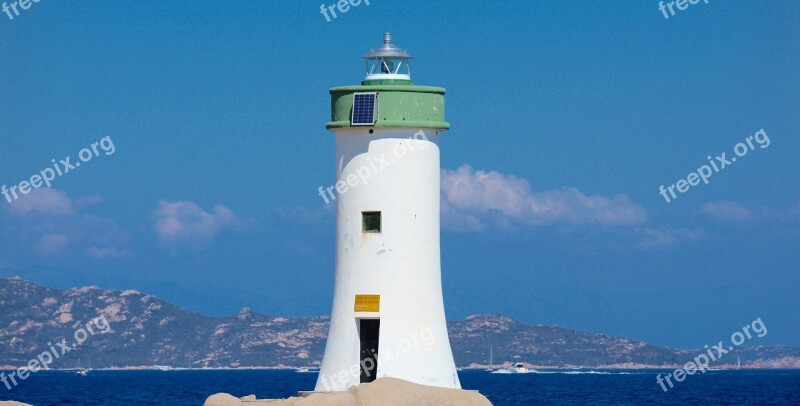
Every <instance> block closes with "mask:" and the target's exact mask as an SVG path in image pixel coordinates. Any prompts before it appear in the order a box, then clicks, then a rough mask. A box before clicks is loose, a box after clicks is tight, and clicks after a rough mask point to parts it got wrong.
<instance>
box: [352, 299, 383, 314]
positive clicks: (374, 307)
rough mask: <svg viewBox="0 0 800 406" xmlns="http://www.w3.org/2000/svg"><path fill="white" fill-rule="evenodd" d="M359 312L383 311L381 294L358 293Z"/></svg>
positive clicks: (356, 307)
mask: <svg viewBox="0 0 800 406" xmlns="http://www.w3.org/2000/svg"><path fill="white" fill-rule="evenodd" d="M355 311H357V312H379V311H381V295H356V306H355Z"/></svg>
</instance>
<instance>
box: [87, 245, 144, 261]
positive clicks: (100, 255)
mask: <svg viewBox="0 0 800 406" xmlns="http://www.w3.org/2000/svg"><path fill="white" fill-rule="evenodd" d="M86 255H88V256H89V257H90V258H93V259H112V258H130V257H132V256H133V253H132V252H130V251H128V250H126V249H119V248H117V247H105V248H99V247H90V248H89V249H88V250H86Z"/></svg>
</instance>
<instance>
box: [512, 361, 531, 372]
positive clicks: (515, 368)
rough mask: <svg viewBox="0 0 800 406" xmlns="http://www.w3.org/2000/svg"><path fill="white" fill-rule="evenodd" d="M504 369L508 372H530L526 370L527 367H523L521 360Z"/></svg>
mask: <svg viewBox="0 0 800 406" xmlns="http://www.w3.org/2000/svg"><path fill="white" fill-rule="evenodd" d="M506 370H507V371H508V373H510V374H527V373H528V372H531V371H529V370H528V368H526V367H525V364H523V363H521V362H517V363H516V364H512V365H511V366H510V367H508V368H506Z"/></svg>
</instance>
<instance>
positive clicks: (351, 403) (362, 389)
mask: <svg viewBox="0 0 800 406" xmlns="http://www.w3.org/2000/svg"><path fill="white" fill-rule="evenodd" d="M259 404H263V405H266V404H268V405H270V406H373V405H376V406H377V405H380V406H412V405H413V406H427V405H430V406H491V402H489V399H486V397H485V396H483V395H481V394H480V393H478V391H471V390H463V389H448V388H437V387H435V386H426V385H418V384H415V383H412V382H408V381H404V380H402V379H396V378H378V379H376V380H375V382H372V383H366V384H361V385H358V386H353V387H351V388H350V389H349V390H348V391H347V392H329V393H314V394H312V395H310V396H308V397H293V398H289V399H263V400H257V399H255V397H254V396H252V395H251V396H246V397H243V398H236V397H234V396H231V395H229V394H227V393H217V394H215V395H211V396H209V397H208V399H206V402H205V403H204V405H203V406H249V405H259Z"/></svg>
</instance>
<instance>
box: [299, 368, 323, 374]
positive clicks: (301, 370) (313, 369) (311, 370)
mask: <svg viewBox="0 0 800 406" xmlns="http://www.w3.org/2000/svg"><path fill="white" fill-rule="evenodd" d="M294 372H299V373H309V372H319V370H318V369H316V368H306V367H301V368H297V369H295V370H294Z"/></svg>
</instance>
